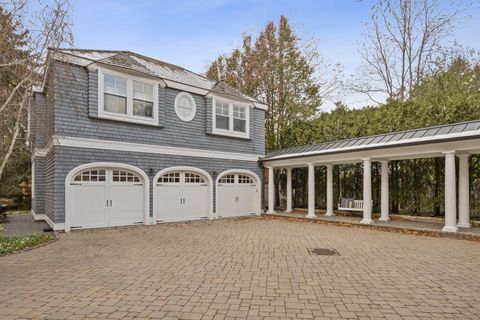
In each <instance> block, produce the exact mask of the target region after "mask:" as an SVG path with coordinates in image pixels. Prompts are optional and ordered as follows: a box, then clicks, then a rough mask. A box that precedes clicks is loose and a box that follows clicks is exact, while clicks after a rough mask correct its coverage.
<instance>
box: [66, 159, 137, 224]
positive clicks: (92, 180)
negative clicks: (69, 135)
mask: <svg viewBox="0 0 480 320" xmlns="http://www.w3.org/2000/svg"><path fill="white" fill-rule="evenodd" d="M69 190H70V191H69V193H70V194H69V195H67V196H68V197H70V201H71V203H72V205H71V206H70V208H71V212H69V215H71V217H70V227H71V228H94V227H95V228H97V227H110V226H121V225H130V224H136V223H143V211H144V210H143V208H144V207H143V206H144V192H145V191H144V183H143V179H142V178H141V177H140V176H138V175H137V174H135V173H133V172H130V171H126V170H118V169H104V168H95V169H89V170H85V171H82V172H80V173H78V174H77V175H76V176H75V177H74V178H73V180H72V181H71V183H70V189H69Z"/></svg>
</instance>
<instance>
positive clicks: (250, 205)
mask: <svg viewBox="0 0 480 320" xmlns="http://www.w3.org/2000/svg"><path fill="white" fill-rule="evenodd" d="M256 189H257V187H256V186H239V187H238V191H237V192H238V198H237V207H238V211H237V213H238V214H239V215H248V214H252V213H254V212H255V206H254V205H255V199H256V194H255V193H256V192H255V191H256Z"/></svg>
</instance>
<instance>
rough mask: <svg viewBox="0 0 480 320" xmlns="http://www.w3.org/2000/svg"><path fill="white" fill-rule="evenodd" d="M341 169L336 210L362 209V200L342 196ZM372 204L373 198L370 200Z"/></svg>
mask: <svg viewBox="0 0 480 320" xmlns="http://www.w3.org/2000/svg"><path fill="white" fill-rule="evenodd" d="M342 178H343V171H340V186H339V187H340V190H339V191H340V192H339V197H338V198H339V199H338V211H363V200H357V199H354V198H344V197H343V188H342V184H343V181H342V180H343V179H342ZM372 205H373V200H372Z"/></svg>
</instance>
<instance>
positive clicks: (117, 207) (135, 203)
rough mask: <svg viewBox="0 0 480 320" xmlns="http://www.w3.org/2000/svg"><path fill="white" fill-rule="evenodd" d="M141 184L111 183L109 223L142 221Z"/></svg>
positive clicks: (118, 223) (122, 223) (142, 199)
mask: <svg viewBox="0 0 480 320" xmlns="http://www.w3.org/2000/svg"><path fill="white" fill-rule="evenodd" d="M143 189H144V188H143V185H112V186H111V188H110V199H111V200H112V202H111V207H110V215H109V216H110V225H116V226H118V225H124V224H131V223H138V222H142V221H143V202H144V196H143V194H144V193H143Z"/></svg>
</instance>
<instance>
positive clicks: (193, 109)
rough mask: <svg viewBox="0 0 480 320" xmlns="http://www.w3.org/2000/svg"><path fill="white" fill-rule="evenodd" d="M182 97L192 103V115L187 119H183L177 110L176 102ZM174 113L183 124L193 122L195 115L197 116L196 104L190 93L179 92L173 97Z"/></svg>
mask: <svg viewBox="0 0 480 320" xmlns="http://www.w3.org/2000/svg"><path fill="white" fill-rule="evenodd" d="M182 97H186V98H187V99H188V100H190V102H191V103H192V114H191V115H190V116H189V117H184V116H183V115H182V114H181V113H180V111H179V110H178V102H179V101H180V99H181V98H182ZM175 113H176V114H177V117H178V119H180V120H182V121H184V122H190V121H192V120H193V118H195V115H196V114H197V103H196V102H195V99H194V98H193V96H192V95H191V94H190V93H188V92H180V93H179V94H177V96H176V97H175Z"/></svg>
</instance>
